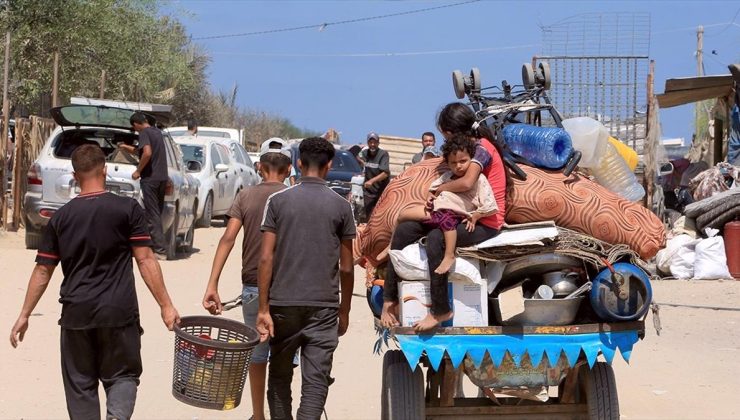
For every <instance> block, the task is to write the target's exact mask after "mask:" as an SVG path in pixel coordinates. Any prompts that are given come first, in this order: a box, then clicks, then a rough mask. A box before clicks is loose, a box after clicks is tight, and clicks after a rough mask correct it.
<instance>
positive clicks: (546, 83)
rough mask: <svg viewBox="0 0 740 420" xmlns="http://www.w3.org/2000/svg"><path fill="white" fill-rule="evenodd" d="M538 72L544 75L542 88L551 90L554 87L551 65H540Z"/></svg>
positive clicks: (543, 63)
mask: <svg viewBox="0 0 740 420" xmlns="http://www.w3.org/2000/svg"><path fill="white" fill-rule="evenodd" d="M537 71H538V72H539V73H540V75H542V87H543V88H545V90H550V87H551V86H552V78H551V75H550V64H549V63H545V62H542V63H540V64H539V65H537Z"/></svg>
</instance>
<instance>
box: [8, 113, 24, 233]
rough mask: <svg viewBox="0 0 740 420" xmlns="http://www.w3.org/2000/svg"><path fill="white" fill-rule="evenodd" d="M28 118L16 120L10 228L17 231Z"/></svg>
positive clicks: (19, 224)
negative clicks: (11, 221)
mask: <svg viewBox="0 0 740 420" xmlns="http://www.w3.org/2000/svg"><path fill="white" fill-rule="evenodd" d="M25 122H26V120H16V124H15V159H13V217H12V220H13V225H12V228H11V229H10V230H11V231H12V232H17V231H18V229H20V227H21V211H22V208H21V201H22V200H23V197H22V195H23V173H22V169H23V162H25V154H26V147H25V145H26V143H25V141H24V140H25V137H26V128H27V127H28V126H27V125H26V124H25Z"/></svg>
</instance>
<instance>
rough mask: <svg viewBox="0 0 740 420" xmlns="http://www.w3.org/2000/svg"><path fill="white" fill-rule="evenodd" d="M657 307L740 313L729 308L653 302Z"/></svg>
mask: <svg viewBox="0 0 740 420" xmlns="http://www.w3.org/2000/svg"><path fill="white" fill-rule="evenodd" d="M655 304H656V305H658V306H673V307H676V308H691V309H710V310H713V311H732V312H740V308H730V307H727V306H705V305H688V304H685V303H661V302H655Z"/></svg>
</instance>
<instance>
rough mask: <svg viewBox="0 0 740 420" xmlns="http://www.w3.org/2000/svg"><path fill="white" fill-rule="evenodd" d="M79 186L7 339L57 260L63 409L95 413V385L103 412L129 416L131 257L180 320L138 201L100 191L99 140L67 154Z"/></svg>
mask: <svg viewBox="0 0 740 420" xmlns="http://www.w3.org/2000/svg"><path fill="white" fill-rule="evenodd" d="M72 167H73V168H74V177H75V180H76V181H77V182H78V183H79V185H80V189H81V192H80V194H79V195H78V196H77V197H75V198H74V199H72V200H71V201H70V202H68V203H67V204H65V205H64V206H63V207H62V208H60V209H59V210H58V211H57V212H56V213H55V214H54V215H53V216H52V218H51V220H50V221H49V224H48V225H47V227H46V230H45V231H44V234H43V238H42V242H41V246H40V247H39V250H38V254H37V255H36V267H35V268H34V270H33V273H32V274H31V279H30V280H29V283H28V289H27V291H26V298H25V301H24V303H23V308H22V309H21V313H20V316H19V317H18V320H17V321H16V323H15V325H13V329H12V331H11V334H10V343H11V345H12V346H13V347H17V346H18V343H19V341H23V338H24V335H25V333H26V331H27V330H28V319H29V317H30V316H31V313H32V312H33V309H34V308H35V307H36V304H37V303H38V301H39V299H40V298H41V296H42V295H43V293H44V291H45V290H46V287H47V286H48V285H49V281H50V279H51V276H52V274H53V273H54V269H55V268H56V266H57V265H58V264H59V263H60V262H61V264H62V272H63V273H64V280H63V281H62V284H61V288H60V298H59V302H60V303H61V304H62V315H61V318H60V319H59V325H60V326H61V356H62V357H61V359H62V379H63V382H64V391H65V395H66V399H67V410H68V412H69V416H70V418H72V419H82V418H84V419H95V418H100V402H99V400H98V386H99V382H102V384H103V387H104V389H105V392H106V396H107V401H106V402H107V414H106V418H115V419H129V418H131V415H132V413H133V410H134V403H135V401H136V390H137V387H138V385H139V377H140V376H141V372H142V365H141V334H142V333H143V330H142V329H141V327H140V326H139V305H138V301H137V297H136V288H135V285H134V271H133V264H132V261H131V258H132V256H133V258H135V259H136V262H137V264H138V267H139V272H140V273H141V276H142V278H143V279H144V282H145V283H146V285H147V287H148V288H149V290H150V291H151V293H152V295H154V298H155V299H156V301H157V303H158V304H159V306H160V308H161V316H162V321H164V324H165V326H166V327H167V328H168V329H169V330H172V328H173V326H174V324H176V323H177V322H179V315H178V313H177V310H176V309H175V307H174V306H173V305H172V301H171V300H170V297H169V294H168V293H167V289H166V288H165V285H164V281H163V279H162V271H161V270H160V267H159V262H158V261H157V258H156V257H155V256H154V253H153V252H152V250H151V248H150V247H151V246H152V240H151V237H150V235H149V230H148V228H147V224H146V218H145V216H144V211H143V210H142V208H141V206H139V204H138V203H137V202H136V201H134V200H132V199H130V198H125V197H119V196H117V195H114V194H111V193H109V192H106V190H105V155H104V154H103V151H102V150H101V149H100V147H99V146H97V145H83V146H80V147H78V148H77V149H76V150H75V151H74V153H72Z"/></svg>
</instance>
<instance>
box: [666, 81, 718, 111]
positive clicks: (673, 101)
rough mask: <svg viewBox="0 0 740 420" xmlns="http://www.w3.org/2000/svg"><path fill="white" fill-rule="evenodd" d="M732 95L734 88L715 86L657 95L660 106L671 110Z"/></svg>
mask: <svg viewBox="0 0 740 420" xmlns="http://www.w3.org/2000/svg"><path fill="white" fill-rule="evenodd" d="M731 93H732V86H714V87H707V88H702V89H684V90H676V91H671V92H668V91H666V93H663V94H660V95H657V98H658V104H660V107H661V108H671V107H674V106H678V105H685V104H690V103H692V102H698V101H703V100H706V99H714V98H718V97H725V96H728V95H730V94H731Z"/></svg>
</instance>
